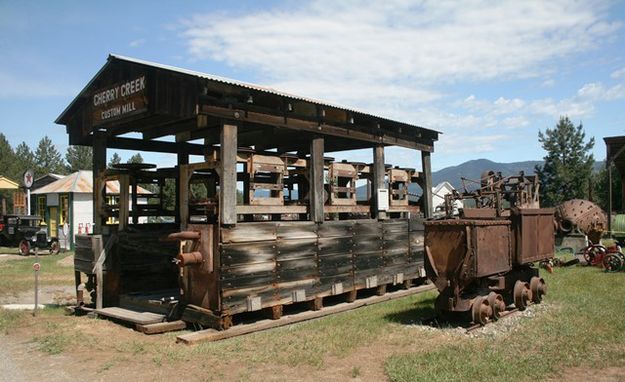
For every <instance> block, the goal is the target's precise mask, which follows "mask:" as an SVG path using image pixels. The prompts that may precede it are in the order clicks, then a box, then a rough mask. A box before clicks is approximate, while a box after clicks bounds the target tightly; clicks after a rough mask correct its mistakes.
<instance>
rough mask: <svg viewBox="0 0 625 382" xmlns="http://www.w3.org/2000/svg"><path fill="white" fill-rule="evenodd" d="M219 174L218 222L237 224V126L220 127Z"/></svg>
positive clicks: (224, 125)
mask: <svg viewBox="0 0 625 382" xmlns="http://www.w3.org/2000/svg"><path fill="white" fill-rule="evenodd" d="M220 141H221V150H220V162H219V164H220V170H221V171H220V172H219V177H220V178H219V221H220V223H221V224H223V225H234V224H237V210H236V208H237V125H234V124H226V123H224V124H223V126H222V127H221V139H220Z"/></svg>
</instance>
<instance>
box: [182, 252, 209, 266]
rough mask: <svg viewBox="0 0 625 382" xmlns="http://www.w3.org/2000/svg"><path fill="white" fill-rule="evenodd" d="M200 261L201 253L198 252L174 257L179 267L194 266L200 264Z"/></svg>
mask: <svg viewBox="0 0 625 382" xmlns="http://www.w3.org/2000/svg"><path fill="white" fill-rule="evenodd" d="M202 261H204V260H203V259H202V253H200V252H198V251H194V252H188V253H179V254H178V256H176V263H177V264H178V265H179V266H181V267H186V266H189V265H194V264H201V263H202Z"/></svg>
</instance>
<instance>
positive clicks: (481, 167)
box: [432, 159, 543, 189]
mask: <svg viewBox="0 0 625 382" xmlns="http://www.w3.org/2000/svg"><path fill="white" fill-rule="evenodd" d="M542 163H543V161H525V162H513V163H498V162H493V161H491V160H488V159H474V160H470V161H468V162H464V163H462V164H459V165H458V166H451V167H446V168H444V169H441V170H438V171H435V172H433V173H432V185H433V186H436V185H437V184H439V183H440V182H443V181H448V182H449V183H451V185H452V186H454V188H456V189H458V188H460V187H462V181H461V179H460V178H462V177H464V178H467V179H472V180H479V179H480V177H481V175H482V172H484V171H488V170H492V171H495V172H501V173H502V175H503V176H510V175H515V174H518V173H519V172H520V171H523V172H525V174H528V175H529V174H534V173H535V171H534V167H535V166H536V165H540V164H542Z"/></svg>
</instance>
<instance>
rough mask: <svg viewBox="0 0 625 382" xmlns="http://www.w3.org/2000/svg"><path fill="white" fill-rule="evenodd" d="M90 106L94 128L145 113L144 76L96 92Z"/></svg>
mask: <svg viewBox="0 0 625 382" xmlns="http://www.w3.org/2000/svg"><path fill="white" fill-rule="evenodd" d="M91 105H92V107H93V125H94V126H96V125H101V124H103V123H106V122H109V121H114V120H117V119H121V118H125V117H129V116H131V115H135V114H139V113H143V112H144V111H147V108H148V101H147V97H146V78H145V76H141V77H137V78H135V79H132V80H129V81H124V82H120V83H117V84H115V85H112V86H110V87H107V88H104V89H98V90H96V91H95V92H94V93H93V95H92V97H91Z"/></svg>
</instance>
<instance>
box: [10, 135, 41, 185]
mask: <svg viewBox="0 0 625 382" xmlns="http://www.w3.org/2000/svg"><path fill="white" fill-rule="evenodd" d="M15 157H16V158H17V161H18V167H19V172H20V173H21V174H23V173H24V171H26V170H28V169H33V170H34V168H33V167H34V165H35V154H33V152H32V150H31V149H30V147H28V145H27V144H26V142H22V143H20V144H19V145H18V146H17V147H16V148H15ZM40 175H43V174H35V176H37V177H38V176H40Z"/></svg>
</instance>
